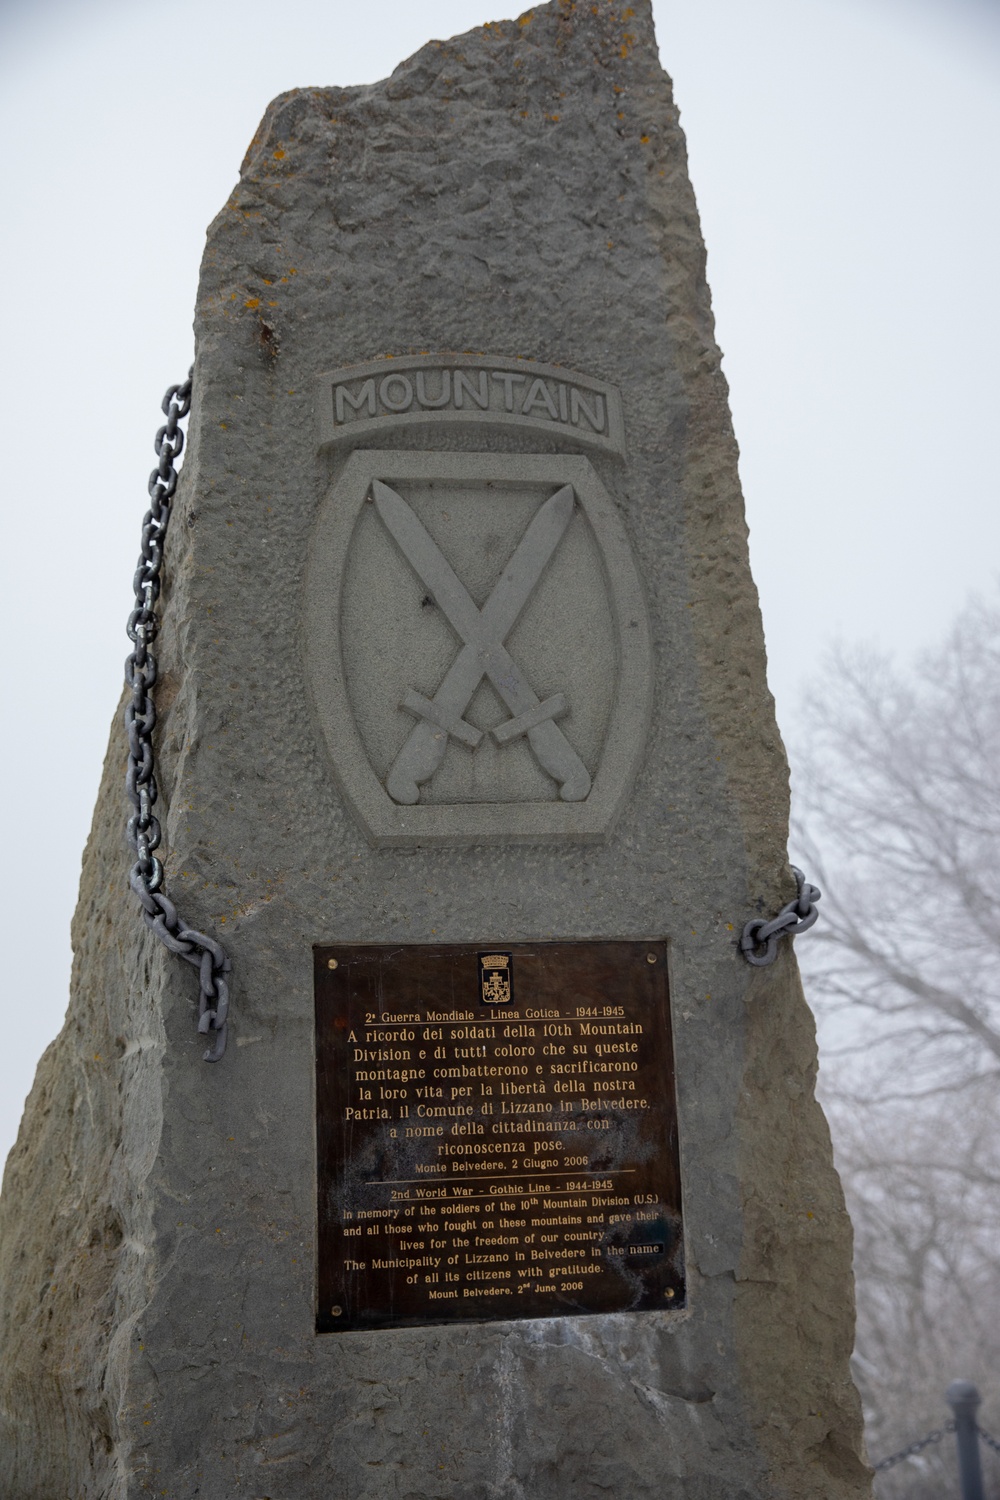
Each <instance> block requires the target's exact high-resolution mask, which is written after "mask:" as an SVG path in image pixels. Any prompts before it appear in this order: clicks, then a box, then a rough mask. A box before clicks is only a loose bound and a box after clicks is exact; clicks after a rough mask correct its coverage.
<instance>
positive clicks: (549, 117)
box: [545, 115, 559, 125]
mask: <svg viewBox="0 0 1000 1500" xmlns="http://www.w3.org/2000/svg"><path fill="white" fill-rule="evenodd" d="M545 118H546V119H547V120H551V121H552V123H553V125H557V124H558V123H559V116H558V115H546V116H545Z"/></svg>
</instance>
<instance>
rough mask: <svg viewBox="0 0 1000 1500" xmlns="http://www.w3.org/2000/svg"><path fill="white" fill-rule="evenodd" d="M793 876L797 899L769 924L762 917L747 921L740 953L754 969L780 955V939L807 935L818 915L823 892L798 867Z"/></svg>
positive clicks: (795, 866) (760, 967)
mask: <svg viewBox="0 0 1000 1500" xmlns="http://www.w3.org/2000/svg"><path fill="white" fill-rule="evenodd" d="M792 874H793V875H794V876H795V884H796V885H797V886H798V894H797V895H796V897H795V900H794V901H789V903H788V905H787V906H783V907H782V908H781V910H780V911H779V913H778V915H777V916H776V917H775V918H774V919H773V920H772V921H770V922H765V921H764V920H763V919H762V918H760V917H758V918H756V919H755V920H754V921H752V922H748V923H747V924H746V926H745V927H744V929H743V932H742V934H741V936H740V952H741V953H742V954H743V957H744V958H745V959H746V961H747V963H748V964H753V965H754V967H755V968H758V969H763V968H766V966H767V965H768V964H773V963H774V960H775V959H776V958H777V956H778V939H779V938H781V937H786V936H791V934H793V933H800V932H807V931H808V930H809V928H810V927H811V926H812V925H813V923H814V922H815V921H816V918H817V917H818V916H819V912H818V911H817V910H816V902H817V901H818V900H819V898H820V895H821V892H820V891H819V889H818V888H817V887H816V886H814V885H810V884H809V882H808V880H807V879H806V877H805V876H804V875H803V873H802V871H801V870H800V869H799V868H798V866H797V865H792Z"/></svg>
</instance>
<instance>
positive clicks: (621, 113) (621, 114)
mask: <svg viewBox="0 0 1000 1500" xmlns="http://www.w3.org/2000/svg"><path fill="white" fill-rule="evenodd" d="M618 118H619V120H624V118H625V111H624V110H623V109H620V110H619V111H618Z"/></svg>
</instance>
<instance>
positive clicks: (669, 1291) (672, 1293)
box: [333, 1286, 677, 1312]
mask: <svg viewBox="0 0 1000 1500" xmlns="http://www.w3.org/2000/svg"><path fill="white" fill-rule="evenodd" d="M663 1295H664V1297H666V1299H667V1301H668V1302H672V1301H673V1300H674V1298H675V1297H676V1295H677V1293H676V1292H675V1291H674V1289H673V1287H672V1286H668V1287H667V1290H666V1291H665V1292H664V1293H663ZM333 1310H334V1312H337V1310H338V1309H337V1308H334V1309H333Z"/></svg>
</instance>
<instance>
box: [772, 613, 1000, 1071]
mask: <svg viewBox="0 0 1000 1500" xmlns="http://www.w3.org/2000/svg"><path fill="white" fill-rule="evenodd" d="M800 738H801V740H802V749H801V750H800V752H799V754H798V755H797V756H795V758H794V765H795V773H796V774H795V783H796V790H797V803H798V809H799V811H798V825H799V829H798V831H799V847H801V848H802V849H803V850H804V851H805V855H804V857H805V859H806V860H807V862H808V864H809V872H810V878H812V879H816V881H817V884H819V885H820V886H821V887H822V888H823V892H824V901H823V908H822V909H823V916H824V919H825V920H824V921H822V922H821V923H819V924H818V925H817V926H816V928H815V929H814V932H813V934H811V935H810V938H809V940H808V943H803V944H801V945H800V957H801V958H802V959H803V962H804V967H807V969H808V974H809V979H810V984H811V990H812V993H813V994H814V995H817V996H819V997H821V1000H822V1010H823V1015H824V1019H825V1020H826V1022H827V1033H828V1045H829V1049H830V1050H829V1055H830V1056H831V1057H833V1056H853V1057H854V1058H855V1060H856V1063H855V1069H854V1072H853V1083H849V1081H848V1079H847V1075H845V1074H841V1075H840V1081H841V1087H849V1088H850V1089H851V1090H853V1091H854V1092H855V1093H856V1094H857V1096H858V1097H860V1098H865V1099H869V1098H871V1097H872V1096H873V1094H877V1095H878V1096H879V1097H883V1098H886V1097H891V1096H895V1097H898V1098H903V1099H914V1098H916V1097H921V1096H923V1097H926V1096H929V1095H930V1094H932V1093H935V1092H937V1091H954V1090H958V1091H961V1090H964V1089H968V1088H972V1087H978V1085H979V1084H980V1083H981V1082H982V1081H984V1080H986V1079H993V1080H994V1081H995V1082H1000V608H997V607H993V606H990V605H987V604H985V603H983V602H981V601H973V602H972V603H970V604H969V605H968V606H967V608H966V609H965V610H964V611H963V613H962V614H961V616H960V617H959V619H958V620H957V622H956V624H955V627H954V629H953V631H952V632H951V634H950V636H949V638H948V639H947V641H946V642H945V644H944V645H943V647H942V648H941V649H940V650H937V651H935V652H933V653H931V654H929V655H928V656H927V657H926V658H925V660H924V661H923V662H921V663H920V666H919V668H918V670H917V671H916V672H915V673H914V674H913V675H912V677H904V676H903V675H901V674H900V673H898V672H896V671H894V670H893V669H892V668H891V667H890V666H889V665H888V664H887V663H886V662H885V661H883V660H881V659H879V658H877V657H875V656H874V655H872V654H854V655H849V654H847V653H845V652H840V653H838V654H837V655H836V656H835V657H834V658H833V659H832V661H831V662H829V663H828V664H827V667H826V669H825V671H824V673H823V677H822V681H821V683H820V684H819V685H818V686H817V687H816V688H815V689H814V690H813V692H812V693H811V694H810V696H809V698H808V700H807V704H806V709H805V713H804V716H803V723H802V732H801V734H800ZM844 1019H847V1020H848V1021H849V1025H847V1026H845V1025H843V1024H838V1022H842V1021H843V1020H844Z"/></svg>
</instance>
